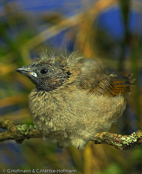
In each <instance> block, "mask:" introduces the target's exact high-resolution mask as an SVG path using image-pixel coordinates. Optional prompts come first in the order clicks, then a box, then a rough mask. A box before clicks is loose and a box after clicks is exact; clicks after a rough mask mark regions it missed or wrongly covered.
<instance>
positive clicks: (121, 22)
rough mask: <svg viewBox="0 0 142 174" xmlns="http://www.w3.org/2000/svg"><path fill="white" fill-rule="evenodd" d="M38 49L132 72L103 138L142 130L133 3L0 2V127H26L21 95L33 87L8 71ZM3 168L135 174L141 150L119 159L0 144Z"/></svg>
mask: <svg viewBox="0 0 142 174" xmlns="http://www.w3.org/2000/svg"><path fill="white" fill-rule="evenodd" d="M43 49H47V50H49V51H53V52H57V53H59V54H60V53H61V52H65V49H66V50H67V52H68V53H71V52H72V51H77V50H79V54H80V55H83V56H85V57H94V58H95V57H97V58H99V59H101V60H102V61H103V62H104V63H105V65H106V66H108V68H109V70H110V71H112V72H114V71H127V72H132V73H133V74H134V78H135V79H136V80H135V85H136V87H135V92H134V94H133V95H132V96H130V97H129V98H128V106H127V109H126V111H125V113H124V114H123V117H122V118H120V119H119V120H118V122H117V123H116V124H114V125H113V127H112V128H111V132H115V133H121V134H130V133H132V132H133V131H136V130H138V129H142V58H141V57H142V1H141V0H125V1H124V0H107V1H106V0H72V1H69V0H60V1H58V0H48V1H47V0H30V1H27V0H0V119H5V118H9V119H11V120H14V121H15V122H16V123H17V124H21V123H27V124H32V119H31V116H30V113H29V110H28V94H29V93H30V91H31V90H32V89H33V88H34V85H33V84H32V82H30V80H29V79H28V78H26V77H24V76H22V75H20V74H18V73H17V72H15V69H16V68H17V67H19V66H22V65H26V64H28V63H30V62H31V59H34V58H35V57H39V53H40V52H41V51H42V50H43ZM0 131H1V132H2V131H3V130H0ZM9 168H11V169H18V168H19V169H23V170H28V169H68V170H71V169H74V170H77V173H78V174H82V173H83V174H110V173H113V174H127V173H129V174H133V173H137V174H141V173H142V146H137V147H135V148H134V149H131V150H128V151H120V150H117V149H115V148H113V147H111V146H108V145H94V144H93V143H89V144H88V145H87V147H86V148H85V150H83V151H79V150H77V149H75V148H74V147H72V146H70V147H68V148H63V149H58V148H57V147H56V145H55V144H53V143H50V142H47V141H43V140H42V139H29V140H25V141H24V142H23V143H22V144H16V143H15V141H6V142H2V143H0V173H2V169H9ZM65 173H66V172H65Z"/></svg>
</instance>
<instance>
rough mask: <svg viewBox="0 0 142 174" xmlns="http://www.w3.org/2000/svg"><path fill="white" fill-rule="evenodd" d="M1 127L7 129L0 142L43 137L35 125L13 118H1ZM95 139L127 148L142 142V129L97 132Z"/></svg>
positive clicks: (18, 141)
mask: <svg viewBox="0 0 142 174" xmlns="http://www.w3.org/2000/svg"><path fill="white" fill-rule="evenodd" d="M0 127H1V128H3V129H5V131H4V132H1V133H0V142H3V141H5V140H15V141H16V142H17V143H22V142H23V141H24V140H25V139H29V138H42V134H41V133H40V131H38V130H37V129H36V127H35V126H31V125H27V124H21V125H16V124H15V123H14V122H13V121H11V120H1V121H0ZM90 141H93V142H94V143H95V144H108V145H111V146H113V147H115V148H117V149H120V150H127V149H130V148H132V147H134V146H136V145H139V144H142V131H141V130H138V131H136V132H133V133H132V134H131V135H121V134H114V133H109V132H102V133H97V134H96V135H95V136H94V139H93V140H90Z"/></svg>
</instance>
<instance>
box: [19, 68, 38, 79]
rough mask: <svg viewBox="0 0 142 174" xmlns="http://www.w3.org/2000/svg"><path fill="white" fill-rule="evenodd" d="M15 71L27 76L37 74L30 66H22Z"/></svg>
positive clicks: (35, 75)
mask: <svg viewBox="0 0 142 174" xmlns="http://www.w3.org/2000/svg"><path fill="white" fill-rule="evenodd" d="M16 71H17V72H19V73H21V74H23V75H25V76H27V77H31V76H33V77H37V74H36V73H35V72H33V71H32V70H31V68H30V66H22V67H19V68H17V69H16Z"/></svg>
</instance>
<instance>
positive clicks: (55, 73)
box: [16, 54, 72, 91]
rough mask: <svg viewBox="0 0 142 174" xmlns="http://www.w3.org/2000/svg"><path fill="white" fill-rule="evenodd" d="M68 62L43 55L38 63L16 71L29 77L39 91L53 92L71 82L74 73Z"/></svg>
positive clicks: (64, 59) (62, 58)
mask: <svg viewBox="0 0 142 174" xmlns="http://www.w3.org/2000/svg"><path fill="white" fill-rule="evenodd" d="M67 62H68V61H67V59H66V58H65V57H51V58H50V57H47V55H45V54H43V55H41V58H40V60H38V61H37V62H33V63H31V64H30V65H27V66H22V67H19V68H17V69H16V71H18V72H19V73H21V74H23V75H25V76H27V77H28V78H29V79H30V80H31V81H32V82H33V83H34V84H35V85H36V87H37V88H38V89H39V90H45V91H52V90H54V89H56V88H58V87H60V86H62V85H63V84H64V83H66V82H67V81H68V80H69V78H70V76H71V74H72V73H71V71H70V67H71V66H70V65H69V64H68V63H67ZM69 62H70V61H69Z"/></svg>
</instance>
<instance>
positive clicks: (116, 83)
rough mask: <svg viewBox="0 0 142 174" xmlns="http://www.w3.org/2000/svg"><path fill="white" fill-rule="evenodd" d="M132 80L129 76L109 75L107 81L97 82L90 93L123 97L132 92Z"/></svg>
mask: <svg viewBox="0 0 142 174" xmlns="http://www.w3.org/2000/svg"><path fill="white" fill-rule="evenodd" d="M133 81H134V80H133V79H132V75H130V74H127V73H125V74H110V78H109V79H105V80H102V81H99V82H98V85H97V86H95V87H94V88H93V89H92V90H90V92H95V93H97V94H100V95H102V94H103V95H109V96H116V95H120V94H121V95H125V94H129V93H131V91H132V90H133V86H134V85H133Z"/></svg>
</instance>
